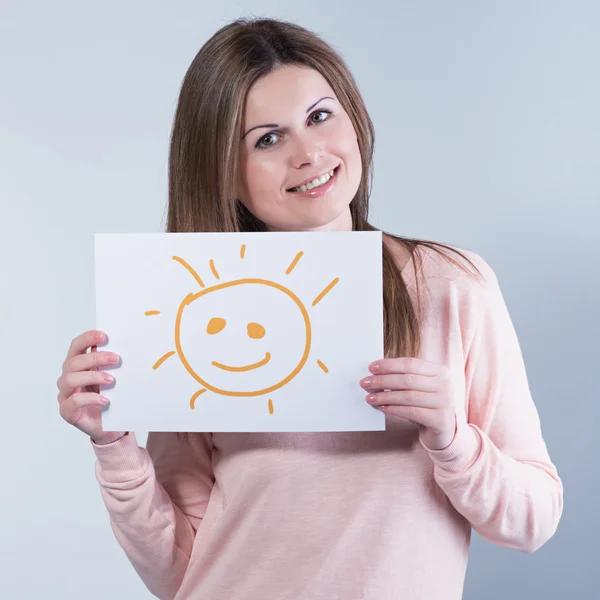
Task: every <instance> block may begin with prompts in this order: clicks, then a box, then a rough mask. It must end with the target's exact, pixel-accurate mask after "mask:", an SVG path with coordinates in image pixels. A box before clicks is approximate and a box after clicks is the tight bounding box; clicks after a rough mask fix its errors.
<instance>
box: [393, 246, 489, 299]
mask: <svg viewBox="0 0 600 600" xmlns="http://www.w3.org/2000/svg"><path fill="white" fill-rule="evenodd" d="M386 237H387V240H386V241H387V242H388V247H389V249H390V251H391V254H392V256H393V258H394V261H395V262H396V264H397V266H398V269H399V270H400V272H401V273H402V276H403V278H404V280H405V281H406V283H407V285H411V284H414V283H415V282H416V283H418V284H423V283H425V284H427V285H428V286H429V285H431V286H437V287H441V288H444V289H447V288H453V289H455V290H457V289H458V290H463V291H464V292H467V293H473V292H474V293H479V292H480V290H485V289H486V288H488V287H489V286H490V285H491V286H495V285H497V279H496V274H495V272H494V270H493V268H492V267H491V266H490V264H489V263H488V262H487V261H486V260H485V259H484V258H483V257H482V256H481V255H480V254H479V253H477V252H475V251H474V250H470V249H467V248H463V247H460V246H457V245H453V244H447V243H442V242H436V241H431V240H415V239H412V238H400V237H398V238H394V237H390V236H386Z"/></svg>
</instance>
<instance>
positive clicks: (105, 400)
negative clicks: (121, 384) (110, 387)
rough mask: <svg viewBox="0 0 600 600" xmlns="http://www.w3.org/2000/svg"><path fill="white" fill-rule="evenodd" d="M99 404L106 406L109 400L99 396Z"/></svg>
mask: <svg viewBox="0 0 600 600" xmlns="http://www.w3.org/2000/svg"><path fill="white" fill-rule="evenodd" d="M100 402H102V404H108V403H109V402H110V400H109V399H108V398H106V397H104V396H100Z"/></svg>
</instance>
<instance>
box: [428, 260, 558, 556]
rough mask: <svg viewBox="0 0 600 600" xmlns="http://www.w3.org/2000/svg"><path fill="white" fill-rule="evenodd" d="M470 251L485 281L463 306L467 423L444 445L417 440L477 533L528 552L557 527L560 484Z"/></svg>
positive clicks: (494, 299) (508, 332)
mask: <svg viewBox="0 0 600 600" xmlns="http://www.w3.org/2000/svg"><path fill="white" fill-rule="evenodd" d="M469 256H470V258H471V259H472V260H473V259H475V260H473V262H474V263H475V264H476V265H477V266H478V268H479V269H480V271H481V273H482V274H483V275H484V277H485V282H484V283H483V290H482V291H483V293H481V292H477V293H472V294H471V301H470V304H471V306H470V307H469V308H468V313H469V315H471V316H474V317H475V323H476V324H475V328H474V333H473V334H472V338H471V343H470V346H469V348H468V352H467V355H466V361H465V377H466V395H467V398H466V400H467V422H461V420H459V422H458V423H457V429H456V434H455V437H454V440H453V441H452V443H451V444H450V445H449V446H448V447H446V448H444V449H441V450H431V449H429V448H427V447H426V446H425V444H423V442H421V444H422V445H423V447H424V448H425V449H426V450H427V451H428V453H429V455H430V457H431V459H432V461H433V462H434V477H435V480H436V482H437V483H438V485H439V486H440V488H441V489H442V490H443V491H444V493H445V494H446V495H447V496H448V498H449V499H450V502H451V503H452V505H453V506H454V507H455V508H456V510H457V511H458V512H459V513H461V514H462V515H463V516H464V517H465V518H466V519H467V520H468V521H469V523H470V524H471V526H472V527H473V529H474V530H475V531H476V532H477V533H478V534H479V535H481V536H482V537H483V538H485V539H487V540H489V541H491V542H493V543H495V544H498V545H501V546H505V547H508V548H513V549H516V550H520V551H522V552H534V551H536V550H537V549H539V548H540V547H541V546H542V545H543V544H544V543H545V542H546V541H548V540H549V539H550V538H551V537H552V536H553V535H554V533H555V531H556V528H557V527H558V523H559V520H560V518H561V515H562V510H563V487H562V482H561V480H560V478H559V476H558V474H557V470H556V468H555V466H554V465H553V464H552V462H551V460H550V457H549V455H548V451H547V448H546V445H545V442H544V439H543V437H542V432H541V426H540V419H539V416H538V413H537V410H536V407H535V405H534V402H533V399H532V397H531V393H530V389H529V384H528V379H527V375H526V371H525V365H524V361H523V356H522V352H521V348H520V345H519V342H518V339H517V335H516V332H515V328H514V326H513V323H512V320H511V317H510V315H509V313H508V309H507V307H506V304H505V301H504V298H503V294H502V292H501V290H500V287H499V284H498V281H497V278H496V275H495V273H494V272H493V271H492V269H491V268H490V267H489V266H488V265H487V263H485V261H483V259H482V258H481V257H479V256H478V255H473V253H470V254H469ZM476 285H479V284H476ZM480 289H481V288H480ZM474 305H476V306H474Z"/></svg>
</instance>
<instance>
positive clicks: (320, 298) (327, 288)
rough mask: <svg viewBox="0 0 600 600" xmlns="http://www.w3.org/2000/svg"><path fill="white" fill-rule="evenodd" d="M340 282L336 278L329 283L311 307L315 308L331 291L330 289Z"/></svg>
mask: <svg viewBox="0 0 600 600" xmlns="http://www.w3.org/2000/svg"><path fill="white" fill-rule="evenodd" d="M339 280H340V278H339V277H336V278H335V279H334V280H333V281H331V282H330V283H329V285H328V286H327V287H326V288H325V289H324V290H323V291H322V292H321V293H320V294H319V295H318V296H317V297H316V298H315V299H314V300H313V303H312V305H313V306H316V305H317V304H318V303H319V302H321V300H323V298H324V297H325V296H326V295H327V294H328V293H329V292H330V291H331V288H332V287H333V286H334V285H335V284H336V283H337V282H338V281H339Z"/></svg>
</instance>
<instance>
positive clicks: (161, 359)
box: [152, 351, 175, 370]
mask: <svg viewBox="0 0 600 600" xmlns="http://www.w3.org/2000/svg"><path fill="white" fill-rule="evenodd" d="M173 354H175V352H174V351H171V352H167V353H166V354H165V355H164V356H161V357H160V358H159V359H158V360H157V361H156V362H155V363H154V366H153V367H152V368H153V369H154V370H156V369H158V367H160V365H162V364H163V363H164V362H165V360H167V358H171V356H173Z"/></svg>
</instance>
